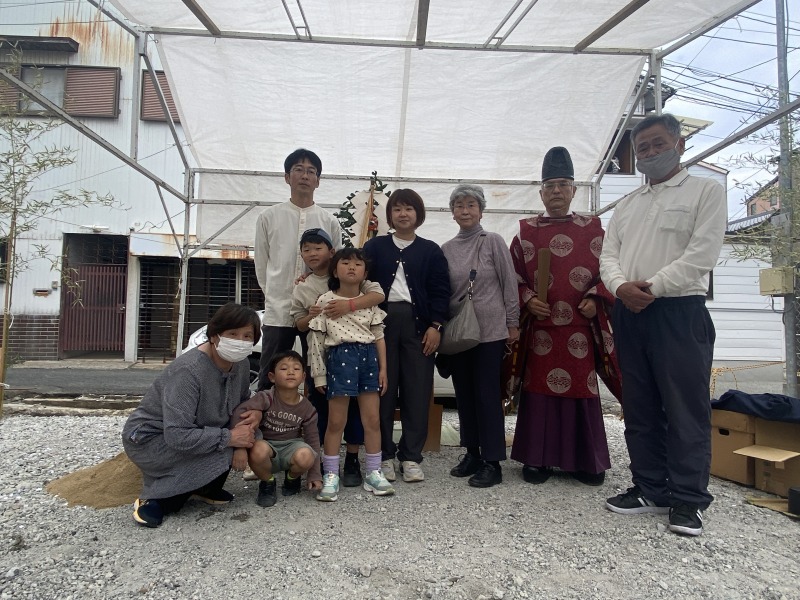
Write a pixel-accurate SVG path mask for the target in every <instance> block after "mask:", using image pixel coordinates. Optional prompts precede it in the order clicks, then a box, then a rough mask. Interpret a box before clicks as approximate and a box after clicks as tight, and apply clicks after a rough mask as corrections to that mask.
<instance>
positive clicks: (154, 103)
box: [141, 71, 181, 123]
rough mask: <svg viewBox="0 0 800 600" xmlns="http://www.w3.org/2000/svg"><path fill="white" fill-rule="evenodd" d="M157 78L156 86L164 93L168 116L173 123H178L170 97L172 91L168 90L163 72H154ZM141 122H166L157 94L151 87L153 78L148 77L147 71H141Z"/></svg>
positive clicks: (178, 119)
mask: <svg viewBox="0 0 800 600" xmlns="http://www.w3.org/2000/svg"><path fill="white" fill-rule="evenodd" d="M156 77H157V78H158V85H159V87H160V88H161V91H162V92H164V100H165V101H166V103H167V108H168V109H169V114H170V116H171V117H172V120H173V121H174V122H175V123H180V122H181V120H180V118H179V117H178V109H177V108H176V107H175V100H174V98H173V97H172V91H171V90H170V89H169V83H168V82H167V75H166V73H164V71H156ZM141 105H142V114H141V117H142V121H162V122H165V121H167V115H166V114H165V113H164V111H163V110H162V108H161V102H159V100H158V92H157V91H156V88H155V86H154V85H153V78H152V77H151V76H150V72H149V71H142V103H141Z"/></svg>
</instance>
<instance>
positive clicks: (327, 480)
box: [317, 473, 339, 502]
mask: <svg viewBox="0 0 800 600" xmlns="http://www.w3.org/2000/svg"><path fill="white" fill-rule="evenodd" d="M338 499H339V476H338V475H337V474H336V473H325V475H324V476H323V477H322V489H321V490H320V491H319V493H318V494H317V500H319V501H320V502H336V501H337V500H338Z"/></svg>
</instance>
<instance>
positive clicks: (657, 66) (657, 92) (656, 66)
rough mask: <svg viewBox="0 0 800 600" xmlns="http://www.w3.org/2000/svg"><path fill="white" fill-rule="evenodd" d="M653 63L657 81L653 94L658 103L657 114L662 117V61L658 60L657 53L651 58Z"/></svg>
mask: <svg viewBox="0 0 800 600" xmlns="http://www.w3.org/2000/svg"><path fill="white" fill-rule="evenodd" d="M650 60H651V61H652V63H651V66H654V71H655V76H656V80H655V82H654V83H653V93H654V95H655V102H656V114H657V115H660V114H661V111H662V110H663V108H662V106H661V59H660V58H658V55H656V53H655V52H653V55H652V56H651V57H650Z"/></svg>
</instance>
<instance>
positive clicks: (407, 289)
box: [364, 189, 450, 482]
mask: <svg viewBox="0 0 800 600" xmlns="http://www.w3.org/2000/svg"><path fill="white" fill-rule="evenodd" d="M386 220H387V221H388V223H389V226H390V227H392V228H393V229H394V233H393V234H389V235H385V236H380V237H376V238H374V239H372V240H370V241H369V242H367V243H366V245H365V246H364V252H365V253H366V255H367V258H368V259H369V261H370V265H369V278H370V279H371V280H372V281H377V282H378V283H380V284H381V287H382V288H383V292H384V294H385V295H386V301H385V302H384V303H383V304H381V308H383V309H384V310H385V311H386V313H387V316H386V319H384V324H385V325H386V331H385V338H386V362H387V378H388V380H389V389H388V390H387V392H386V393H385V394H384V395H383V396H382V397H381V446H382V448H381V450H382V452H383V462H382V463H381V469H382V470H383V474H384V475H385V476H386V479H388V480H389V481H394V480H395V479H396V478H397V477H396V474H395V468H394V459H395V456H396V457H397V459H398V460H399V461H400V471H401V473H402V474H403V481H408V482H412V481H422V480H424V479H425V474H424V473H423V472H422V468H421V467H420V465H419V463H421V462H422V447H423V446H424V445H425V439H426V438H427V436H428V405H429V403H430V398H431V391H432V389H433V361H434V355H435V353H436V350H437V348H438V347H439V340H440V339H441V332H442V324H443V323H444V322H445V321H446V320H447V316H448V303H449V302H450V276H449V274H448V271H447V259H445V257H444V254H442V250H441V248H439V246H438V245H437V244H436V243H434V242H432V241H430V240H426V239H423V238H421V237H419V236H417V234H416V230H417V228H418V227H419V226H420V225H422V223H423V222H424V221H425V205H424V204H423V202H422V198H420V196H419V194H417V193H416V192H415V191H414V190H409V189H402V190H395V191H394V192H392V195H391V196H390V197H389V201H388V202H387V203H386ZM398 400H399V402H398ZM398 404H399V405H400V419H401V422H402V425H403V435H402V437H401V438H400V443H399V444H395V443H394V441H393V440H392V429H393V426H394V410H395V408H396V406H397V405H398Z"/></svg>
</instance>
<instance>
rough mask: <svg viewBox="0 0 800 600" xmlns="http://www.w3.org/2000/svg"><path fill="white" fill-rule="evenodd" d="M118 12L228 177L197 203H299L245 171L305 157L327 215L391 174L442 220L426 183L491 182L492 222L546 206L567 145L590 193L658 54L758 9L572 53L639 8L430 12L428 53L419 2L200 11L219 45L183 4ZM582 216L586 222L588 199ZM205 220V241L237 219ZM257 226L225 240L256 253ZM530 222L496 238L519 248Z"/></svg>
mask: <svg viewBox="0 0 800 600" xmlns="http://www.w3.org/2000/svg"><path fill="white" fill-rule="evenodd" d="M112 1H113V3H114V5H115V6H116V7H117V8H119V9H120V10H121V11H122V12H123V14H125V15H126V16H127V17H128V18H129V19H130V20H132V21H134V22H135V23H138V24H139V25H141V26H142V27H143V28H144V29H145V30H148V31H151V32H153V33H155V34H156V42H157V47H158V51H159V55H160V58H161V62H162V64H163V65H164V69H165V70H166V72H167V75H168V78H169V82H170V87H171V89H172V93H173V96H174V97H175V99H176V103H177V105H178V110H179V112H180V116H181V123H182V125H183V128H184V131H185V133H186V136H187V139H188V141H189V144H190V148H191V152H192V155H193V157H194V160H195V161H196V165H197V166H198V167H200V168H201V169H222V170H226V171H230V172H231V174H225V175H216V174H214V175H211V174H206V173H201V174H200V176H199V186H198V189H197V194H198V198H199V199H203V198H209V199H215V200H221V199H224V200H237V201H242V202H249V201H253V200H257V201H262V202H263V201H273V202H280V201H283V200H285V199H286V198H287V197H288V187H286V185H285V183H284V182H283V177H282V175H277V176H272V177H270V176H260V177H252V176H247V175H237V174H236V172H237V171H245V170H252V171H266V172H273V173H274V172H278V173H280V172H281V171H282V169H283V159H284V158H285V156H286V155H287V154H288V153H289V152H291V151H292V150H294V149H295V148H297V147H300V146H303V147H307V148H310V149H312V150H314V151H315V152H317V153H318V154H319V155H320V157H321V159H322V162H323V179H322V181H321V185H320V189H319V191H318V195H317V200H318V201H319V202H320V203H322V204H340V203H341V202H342V201H344V199H345V197H346V196H347V194H349V193H350V192H353V191H355V190H356V189H363V188H366V187H367V186H368V180H369V174H370V173H371V172H372V171H374V170H377V171H378V173H379V175H380V176H383V177H398V178H401V179H402V180H404V181H403V182H399V183H392V184H390V185H389V189H395V188H397V187H413V188H414V189H417V190H418V191H420V192H421V193H422V195H423V198H424V199H425V200H426V204H430V205H431V206H433V207H445V206H446V205H447V198H448V195H449V191H450V190H451V189H452V187H453V185H454V184H453V183H452V182H446V183H436V182H431V181H424V182H419V181H415V180H419V179H423V180H430V179H434V180H435V179H439V180H442V179H446V180H453V179H470V180H479V181H485V182H488V183H487V184H486V187H487V190H488V191H489V193H488V194H487V200H488V202H489V208H490V209H492V208H503V209H509V210H512V211H514V210H517V211H524V210H531V209H534V208H541V203H540V201H539V197H538V193H537V189H538V188H537V187H536V186H532V185H531V182H534V181H536V180H538V179H539V177H540V173H541V161H542V158H543V156H544V154H545V152H546V151H547V150H548V149H549V148H550V147H552V146H556V145H562V146H566V147H567V148H568V149H569V150H570V152H571V154H572V158H573V161H574V163H575V178H576V181H578V182H584V183H588V182H591V181H592V179H593V178H594V177H595V174H596V171H597V170H598V168H599V166H600V164H601V161H602V159H603V157H604V155H605V152H606V150H607V148H608V146H609V144H610V142H611V140H612V137H613V135H614V132H615V130H616V128H617V127H618V125H619V122H620V118H621V116H622V114H623V111H624V109H625V106H626V103H627V101H628V100H629V98H630V96H631V93H632V92H633V90H634V87H635V85H636V82H637V80H638V77H639V76H640V75H641V73H642V70H643V67H644V64H645V58H646V57H647V56H649V54H650V52H651V51H652V50H653V49H655V48H659V47H663V46H665V45H668V44H669V43H670V42H672V41H674V40H676V39H678V38H680V37H682V36H683V35H686V34H688V33H690V32H692V31H695V30H696V29H698V28H700V27H704V26H706V25H707V24H708V23H709V22H710V21H712V20H713V19H714V18H715V17H717V16H719V15H722V14H729V13H730V12H731V11H732V10H736V9H743V8H745V7H746V6H747V5H749V4H751V3H752V2H742V1H741V0H739V1H732V0H704V1H703V2H696V1H694V0H692V1H686V0H650V2H647V3H645V4H644V6H642V7H641V8H639V9H638V10H636V11H634V12H633V13H632V14H631V15H630V16H628V17H627V18H626V19H625V20H624V21H622V22H621V23H619V24H618V25H616V26H615V27H613V28H611V29H610V31H608V32H607V33H605V34H604V35H602V36H600V37H599V38H598V39H597V40H596V41H594V42H592V43H591V44H589V46H588V48H587V51H586V52H584V53H568V52H566V50H567V49H570V48H573V47H574V46H576V45H577V44H579V43H580V42H581V40H583V39H584V38H586V37H587V36H589V35H590V34H591V33H592V32H593V31H594V30H596V29H597V28H598V27H600V26H601V25H602V24H603V23H605V22H606V21H608V20H609V19H611V18H612V17H613V16H614V15H615V14H616V13H618V12H619V11H620V10H622V9H623V8H624V7H626V6H627V5H628V4H629V0H574V1H571V2H564V1H563V0H539V1H538V2H536V1H535V0H525V1H522V0H493V1H491V2H487V1H485V0H480V1H476V0H459V1H456V0H446V1H444V0H430V6H429V11H428V15H427V28H426V33H425V40H424V43H425V48H424V49H419V48H416V47H414V46H413V44H414V43H415V42H416V41H417V35H418V31H417V26H418V23H417V15H418V10H419V5H418V3H417V2H414V1H409V0H392V1H375V0H358V1H354V0H348V1H347V2H330V1H328V0H287V2H286V7H287V8H284V3H283V2H281V1H280V0H240V1H237V2H235V3H233V4H232V3H231V2H229V1H227V0H224V1H223V0H197V4H198V5H199V6H200V8H201V9H202V10H203V11H204V12H205V13H206V15H207V16H208V18H209V19H210V21H212V22H213V24H214V25H216V27H218V28H219V29H220V30H221V32H222V35H221V36H220V37H212V36H211V35H210V34H209V33H208V31H207V30H206V29H205V27H204V26H203V25H202V24H201V22H200V21H199V20H198V19H197V18H196V17H195V16H194V15H193V14H192V13H191V12H190V11H189V9H188V8H187V6H186V5H185V4H184V2H182V1H181V0H112ZM187 1H188V0H187ZM189 3H190V2H189ZM422 4H423V5H424V4H426V3H425V2H423V3H422ZM306 25H307V26H306ZM295 27H297V29H295ZM498 28H499V29H498ZM309 37H310V38H311V39H309ZM404 44H405V46H404ZM409 44H410V45H409ZM328 174H331V175H340V176H359V177H361V178H363V179H362V180H361V183H359V182H358V181H353V180H349V181H347V180H330V179H329V180H327V181H326V179H325V175H328ZM239 178H241V179H239ZM574 208H575V209H577V210H587V209H588V208H589V193H588V189H586V188H584V191H583V193H582V194H581V195H580V197H579V198H578V199H577V200H576V203H575V204H574ZM200 209H201V210H200V211H199V212H198V237H199V239H201V240H202V239H204V238H205V237H207V236H209V235H210V234H212V233H213V232H214V231H216V230H217V229H218V228H219V227H220V226H221V225H222V224H224V223H225V222H227V221H228V220H229V219H230V218H231V217H232V216H233V215H235V214H236V212H238V210H240V209H239V208H238V207H231V206H213V207H212V206H210V205H205V206H201V207H200ZM429 218H430V219H431V224H430V225H427V224H426V226H427V231H425V230H423V235H426V234H427V235H428V236H429V237H432V238H433V239H435V240H437V241H440V242H441V241H444V240H446V239H449V237H452V235H453V234H454V233H455V225H454V224H453V223H452V221H450V216H449V214H446V213H436V216H434V217H429ZM253 219H254V214H253V213H251V214H250V215H248V216H247V217H246V218H245V219H244V220H243V221H240V222H239V224H238V225H235V226H233V227H231V228H230V229H229V230H228V231H227V232H226V233H224V234H223V235H221V236H220V237H219V238H218V239H217V240H215V241H217V242H219V243H230V244H242V243H245V244H251V243H252V235H253V232H252V222H253ZM516 219H517V217H513V216H511V217H510V216H509V215H492V219H491V220H490V221H489V222H487V223H486V226H487V228H489V229H492V228H494V229H495V230H497V231H499V232H500V233H501V234H503V235H504V236H505V237H510V233H513V231H514V229H515V224H514V223H515V221H516Z"/></svg>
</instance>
